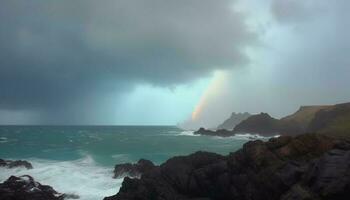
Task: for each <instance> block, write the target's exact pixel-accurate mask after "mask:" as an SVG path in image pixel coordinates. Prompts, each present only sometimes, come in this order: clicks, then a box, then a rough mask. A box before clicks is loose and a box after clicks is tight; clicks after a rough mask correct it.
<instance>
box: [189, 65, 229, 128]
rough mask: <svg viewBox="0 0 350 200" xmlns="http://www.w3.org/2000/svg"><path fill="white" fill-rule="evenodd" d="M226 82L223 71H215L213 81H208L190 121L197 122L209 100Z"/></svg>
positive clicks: (225, 75)
mask: <svg viewBox="0 0 350 200" xmlns="http://www.w3.org/2000/svg"><path fill="white" fill-rule="evenodd" d="M226 80H227V74H226V72H225V71H216V72H215V73H214V77H213V79H212V80H211V81H210V83H209V85H208V87H207V89H206V90H205V91H204V92H203V95H202V96H201V98H200V100H199V102H198V104H197V105H196V106H195V108H194V110H193V112H192V117H191V119H192V121H196V120H198V118H199V117H200V115H201V113H202V112H203V110H204V109H205V108H206V107H207V106H208V104H209V102H210V99H211V98H213V97H215V96H217V95H218V94H219V92H220V91H221V88H223V86H224V84H225V82H226Z"/></svg>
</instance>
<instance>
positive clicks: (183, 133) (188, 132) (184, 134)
mask: <svg viewBox="0 0 350 200" xmlns="http://www.w3.org/2000/svg"><path fill="white" fill-rule="evenodd" d="M177 135H178V136H200V135H199V134H194V131H182V132H181V133H180V134H177Z"/></svg>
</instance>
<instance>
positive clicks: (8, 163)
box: [0, 159, 33, 169]
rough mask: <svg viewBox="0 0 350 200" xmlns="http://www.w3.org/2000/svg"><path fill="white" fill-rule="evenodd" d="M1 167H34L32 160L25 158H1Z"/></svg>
mask: <svg viewBox="0 0 350 200" xmlns="http://www.w3.org/2000/svg"><path fill="white" fill-rule="evenodd" d="M0 167H7V168H15V167H25V168H27V169H33V166H32V164H31V163H30V162H28V161H25V160H3V159H0Z"/></svg>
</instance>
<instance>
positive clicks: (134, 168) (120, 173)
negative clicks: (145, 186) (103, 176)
mask: <svg viewBox="0 0 350 200" xmlns="http://www.w3.org/2000/svg"><path fill="white" fill-rule="evenodd" d="M154 167H155V166H154V164H153V163H152V162H151V161H149V160H145V159H140V160H139V161H138V162H137V163H136V164H131V163H124V164H118V165H116V166H115V167H114V177H113V178H122V177H125V176H129V177H140V176H141V175H142V174H143V173H145V172H148V171H150V170H152V169H153V168H154Z"/></svg>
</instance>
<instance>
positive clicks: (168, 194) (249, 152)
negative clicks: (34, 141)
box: [105, 134, 350, 200]
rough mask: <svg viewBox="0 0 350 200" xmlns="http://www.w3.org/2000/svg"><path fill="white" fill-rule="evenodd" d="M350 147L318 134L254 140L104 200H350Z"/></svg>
mask: <svg viewBox="0 0 350 200" xmlns="http://www.w3.org/2000/svg"><path fill="white" fill-rule="evenodd" d="M349 172H350V144H348V143H345V142H340V141H338V140H335V139H331V138H329V137H327V136H324V135H319V134H303V135H300V136H297V137H295V138H293V137H290V136H283V137H280V138H273V139H270V140H269V141H268V142H262V141H251V142H248V143H246V144H245V145H244V146H243V148H242V149H241V150H239V151H237V152H235V153H231V154H230V155H228V156H221V155H217V154H214V153H208V152H197V153H194V154H191V155H189V156H179V157H174V158H172V159H169V160H168V161H167V162H165V163H164V164H162V165H160V166H157V167H154V169H153V170H151V171H148V172H146V173H144V174H143V175H142V177H141V178H140V179H131V178H128V177H127V178H125V179H124V182H123V184H122V187H121V189H120V191H119V193H118V194H116V195H114V196H111V197H107V198H105V200H136V199H137V200H149V199H154V200H158V199H162V200H167V199H168V200H173V199H174V200H175V199H181V200H186V199H188V200H189V199H197V200H199V199H202V200H204V199H205V200H222V199H241V200H245V199H247V200H248V199H249V200H266V199H269V200H275V199H276V200H277V199H283V200H306V199H319V200H322V199H336V200H339V199H344V200H345V199H348V198H349V196H350V190H349V188H350V173H349Z"/></svg>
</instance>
